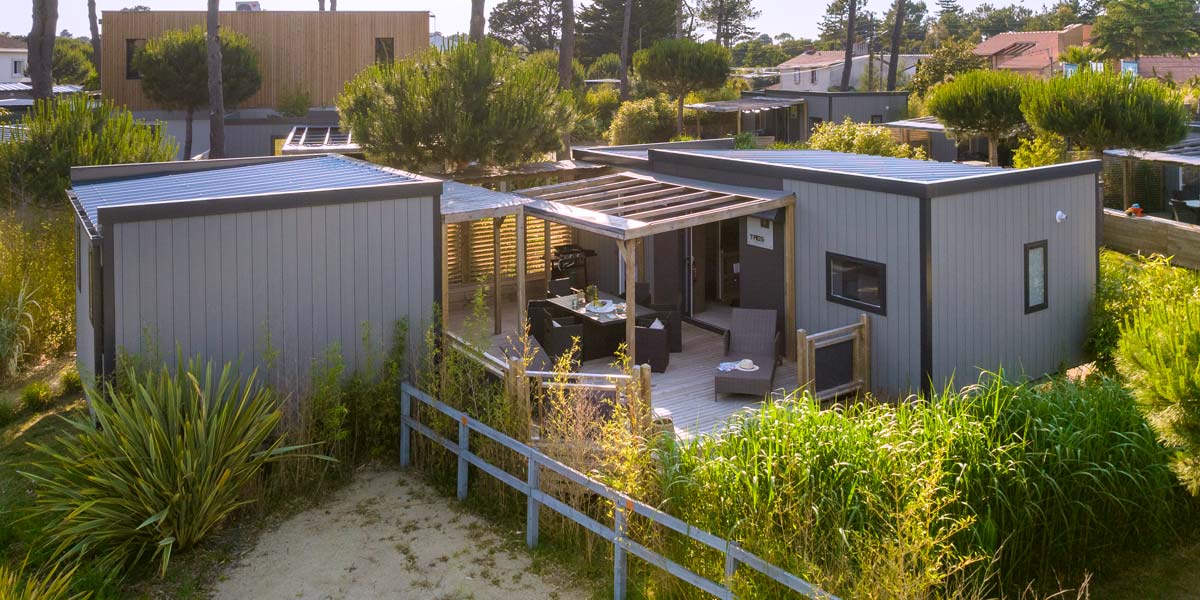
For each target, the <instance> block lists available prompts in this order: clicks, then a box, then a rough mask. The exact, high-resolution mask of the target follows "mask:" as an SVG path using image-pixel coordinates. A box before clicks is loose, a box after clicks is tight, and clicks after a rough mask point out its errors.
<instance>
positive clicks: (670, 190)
mask: <svg viewBox="0 0 1200 600" xmlns="http://www.w3.org/2000/svg"><path fill="white" fill-rule="evenodd" d="M677 192H679V188H677V187H673V186H664V187H663V188H662V189H657V190H652V191H649V192H645V193H642V194H633V195H630V196H618V197H616V198H605V199H604V200H594V201H591V202H584V203H582V204H576V203H574V202H572V203H571V205H572V206H578V207H579V208H586V209H588V210H595V211H600V212H607V211H606V210H605V209H606V208H611V207H613V206H620V205H622V204H624V203H626V202H642V201H645V200H652V199H654V198H658V197H659V196H663V195H666V194H674V193H677Z"/></svg>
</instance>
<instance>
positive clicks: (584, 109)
mask: <svg viewBox="0 0 1200 600" xmlns="http://www.w3.org/2000/svg"><path fill="white" fill-rule="evenodd" d="M620 105H621V92H620V91H619V90H617V88H616V87H615V86H611V85H598V86H595V87H592V88H591V89H589V90H588V91H587V93H585V94H584V96H583V102H582V103H581V104H580V107H579V119H578V120H577V121H576V122H575V132H574V134H573V137H575V138H577V139H581V140H598V139H601V138H603V137H604V132H605V131H608V128H609V127H610V126H611V125H612V120H613V115H615V114H616V113H617V107H619V106H620Z"/></svg>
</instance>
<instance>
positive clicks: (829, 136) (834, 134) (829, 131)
mask: <svg viewBox="0 0 1200 600" xmlns="http://www.w3.org/2000/svg"><path fill="white" fill-rule="evenodd" d="M808 147H809V148H812V149H813V150H830V151H833V152H851V153H854V154H874V155H876V156H895V157H897V158H915V159H920V160H925V159H927V158H928V157H926V156H925V150H924V149H922V148H913V147H912V146H909V145H908V144H897V143H896V141H895V140H894V139H892V134H891V132H889V131H888V129H887V128H886V127H880V126H878V125H872V124H870V123H855V122H854V121H853V120H852V119H851V118H850V117H849V116H847V117H846V120H845V121H842V122H841V123H838V122H835V121H826V122H825V123H821V124H820V125H817V126H816V127H815V128H814V129H813V132H812V135H811V136H809V138H808Z"/></svg>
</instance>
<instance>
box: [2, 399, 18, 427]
mask: <svg viewBox="0 0 1200 600" xmlns="http://www.w3.org/2000/svg"><path fill="white" fill-rule="evenodd" d="M15 420H17V407H16V406H14V405H13V404H11V403H9V402H6V401H4V400H0V427H5V426H6V425H8V424H9V423H12V422H13V421H15Z"/></svg>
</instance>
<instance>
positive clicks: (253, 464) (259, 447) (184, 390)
mask: <svg viewBox="0 0 1200 600" xmlns="http://www.w3.org/2000/svg"><path fill="white" fill-rule="evenodd" d="M180 362H181V364H180V365H179V366H178V367H177V369H176V373H174V374H173V373H172V372H171V371H169V370H168V369H167V368H166V367H163V368H161V369H159V370H158V371H147V372H136V371H133V372H129V373H128V374H127V376H126V378H127V386H124V387H125V388H127V391H122V390H121V389H118V388H116V387H113V386H111V385H110V386H108V387H106V388H105V389H104V390H103V391H96V390H89V391H88V399H89V401H90V404H91V408H92V411H93V413H94V416H95V420H92V419H90V418H87V417H79V418H76V419H73V420H70V421H68V423H69V427H70V431H71V433H69V434H63V435H60V436H58V437H57V438H56V440H55V443H52V444H46V445H40V444H39V445H33V448H34V449H35V450H36V451H37V454H38V455H39V456H40V461H38V462H35V463H33V464H32V465H30V467H29V470H28V471H27V472H24V474H25V475H26V476H27V477H28V478H30V479H31V480H32V481H34V482H36V483H37V486H38V498H37V502H36V510H37V511H38V512H39V513H41V514H43V515H47V516H49V517H50V523H49V525H47V530H46V532H45V539H44V541H45V544H46V545H47V547H48V548H49V549H50V550H51V551H52V553H53V555H54V556H56V557H57V558H58V560H59V561H60V564H70V563H72V562H74V561H82V560H86V561H87V562H88V563H89V564H91V565H92V566H94V567H96V568H98V569H100V570H102V571H105V572H109V571H112V570H114V569H122V568H127V567H130V566H133V565H135V564H137V563H140V562H142V561H151V560H154V561H157V562H158V564H159V568H160V570H161V571H162V572H164V573H165V572H166V569H167V565H168V564H169V562H170V560H171V556H172V555H173V554H175V553H177V552H182V551H186V550H188V549H189V548H191V547H193V546H195V545H196V544H197V543H198V542H199V541H200V540H202V539H204V538H205V536H207V535H208V534H210V533H211V532H212V531H213V530H214V529H215V528H216V527H218V526H219V525H220V524H221V523H222V522H223V521H225V520H226V519H227V518H228V517H229V516H230V515H231V514H232V513H233V512H234V511H236V510H237V509H238V508H239V507H241V506H243V505H246V504H248V503H250V502H253V499H252V498H247V497H244V496H243V495H241V491H242V488H243V486H245V485H246V484H247V483H249V482H251V481H252V480H254V479H256V478H257V477H258V476H259V473H260V472H261V471H262V469H263V467H264V465H266V464H267V463H270V462H273V461H276V460H279V459H280V458H283V457H284V456H286V455H288V454H291V453H294V452H295V451H296V450H297V447H295V446H285V445H284V440H283V437H281V436H280V437H276V436H274V432H275V431H276V425H277V424H278V423H279V420H280V411H279V408H278V400H277V398H276V397H275V395H274V394H273V393H271V392H270V391H268V390H267V389H265V388H263V387H262V386H260V385H258V384H257V383H256V382H255V379H254V376H253V375H252V376H250V377H249V378H247V379H242V378H240V377H239V376H238V375H236V374H235V372H234V370H233V367H232V366H230V365H226V366H225V367H224V368H223V369H222V371H221V372H220V374H219V375H218V374H217V373H215V372H214V370H213V366H212V364H211V363H210V364H208V365H204V364H201V362H200V361H199V360H193V361H190V362H188V363H187V364H186V365H185V364H182V360H181V361H180Z"/></svg>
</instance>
